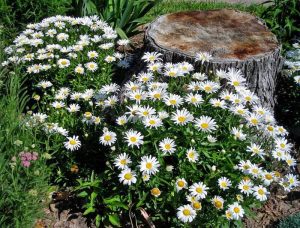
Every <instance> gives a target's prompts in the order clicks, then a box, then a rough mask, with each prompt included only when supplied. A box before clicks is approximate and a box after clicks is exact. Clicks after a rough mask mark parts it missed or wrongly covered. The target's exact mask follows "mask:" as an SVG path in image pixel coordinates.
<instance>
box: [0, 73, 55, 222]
mask: <svg viewBox="0 0 300 228" xmlns="http://www.w3.org/2000/svg"><path fill="white" fill-rule="evenodd" d="M3 73H4V71H1V76H2V74H3ZM6 91H7V93H6V96H2V98H1V99H0V109H1V112H0V182H1V185H0V186H1V187H0V195H1V198H0V226H1V227H13V228H15V227H32V226H33V223H34V221H35V219H36V218H38V217H39V216H41V215H42V213H43V212H42V211H43V210H42V207H43V203H41V202H42V200H44V199H45V198H46V194H45V193H46V192H47V189H48V187H47V182H48V177H49V173H50V171H49V168H48V167H47V166H46V163H45V159H43V158H42V153H41V152H45V151H43V149H41V148H40V144H39V142H38V140H37V139H36V138H35V134H36V131H35V130H31V129H30V130H29V129H28V128H26V127H25V126H24V117H23V116H22V114H21V113H22V111H23V110H24V108H25V105H26V103H27V101H28V96H27V94H26V88H25V87H24V82H23V80H22V78H21V77H20V75H19V74H11V75H10V77H9V81H8V82H7V87H6ZM21 151H30V152H31V151H35V152H37V153H38V159H37V160H35V161H33V162H32V163H31V165H30V167H24V166H22V165H21V160H20V156H19V155H20V152H21Z"/></svg>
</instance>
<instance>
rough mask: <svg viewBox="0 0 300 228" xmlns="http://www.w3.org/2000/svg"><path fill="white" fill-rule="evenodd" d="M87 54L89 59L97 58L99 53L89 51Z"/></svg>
mask: <svg viewBox="0 0 300 228" xmlns="http://www.w3.org/2000/svg"><path fill="white" fill-rule="evenodd" d="M87 56H88V58H89V59H97V58H98V56H99V54H98V53H97V52H96V51H89V52H88V53H87Z"/></svg>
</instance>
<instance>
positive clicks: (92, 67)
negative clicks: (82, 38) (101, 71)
mask: <svg viewBox="0 0 300 228" xmlns="http://www.w3.org/2000/svg"><path fill="white" fill-rule="evenodd" d="M85 67H86V68H87V70H89V71H92V72H95V71H96V70H97V69H98V64H97V63H95V62H88V63H86V64H85Z"/></svg>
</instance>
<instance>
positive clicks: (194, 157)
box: [186, 148, 199, 162]
mask: <svg viewBox="0 0 300 228" xmlns="http://www.w3.org/2000/svg"><path fill="white" fill-rule="evenodd" d="M186 157H187V159H188V160H189V162H196V161H198V160H199V154H198V152H197V151H196V150H195V149H194V148H190V149H188V150H187V152H186Z"/></svg>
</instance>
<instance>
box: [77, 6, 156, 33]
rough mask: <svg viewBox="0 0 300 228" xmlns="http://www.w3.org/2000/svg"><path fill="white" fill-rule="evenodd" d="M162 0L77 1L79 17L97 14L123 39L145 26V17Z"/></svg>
mask: <svg viewBox="0 0 300 228" xmlns="http://www.w3.org/2000/svg"><path fill="white" fill-rule="evenodd" d="M160 1H161V0H100V1H96V0H75V1H74V2H73V4H74V11H75V14H76V15H78V16H87V15H93V14H97V15H99V16H101V18H102V19H103V20H105V21H106V22H108V23H109V24H110V25H111V26H112V27H113V28H114V29H116V31H117V32H118V34H119V35H120V36H121V37H122V38H127V37H130V36H133V35H135V34H137V33H139V31H138V30H137V28H138V26H140V25H142V24H144V23H145V22H146V21H145V18H144V15H145V14H146V13H147V12H148V11H149V10H150V9H151V8H152V7H154V6H155V5H156V4H157V3H158V2H160Z"/></svg>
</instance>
